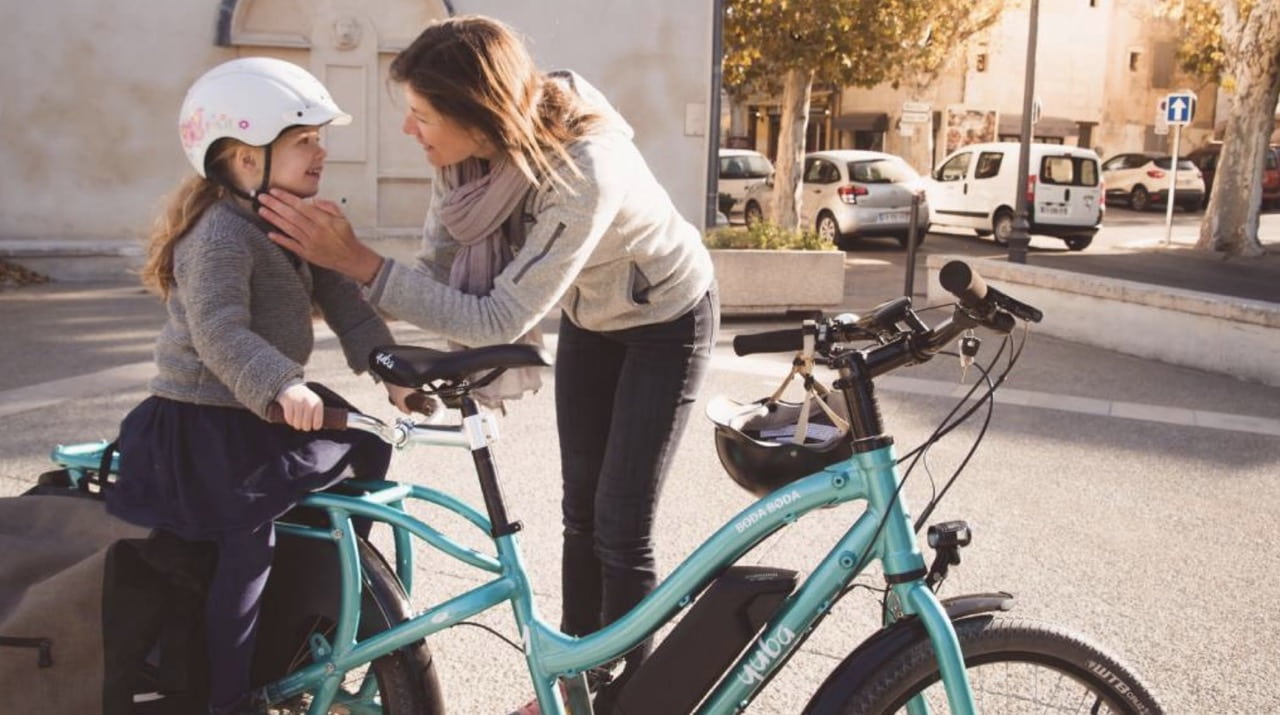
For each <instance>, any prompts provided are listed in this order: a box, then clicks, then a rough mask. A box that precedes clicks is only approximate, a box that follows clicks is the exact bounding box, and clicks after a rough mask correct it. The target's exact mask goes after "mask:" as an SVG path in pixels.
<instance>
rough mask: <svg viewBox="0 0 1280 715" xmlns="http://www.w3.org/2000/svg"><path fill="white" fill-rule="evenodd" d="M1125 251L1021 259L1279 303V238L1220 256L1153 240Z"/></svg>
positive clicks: (1048, 254)
mask: <svg viewBox="0 0 1280 715" xmlns="http://www.w3.org/2000/svg"><path fill="white" fill-rule="evenodd" d="M1131 248H1132V250H1131V251H1130V252H1128V253H1102V254H1099V253H1090V252H1089V251H1087V250H1085V251H1080V252H1072V253H1037V252H1031V253H1030V254H1028V256H1027V263H1028V264H1029V265H1033V266H1043V267H1045V268H1054V269H1057V270H1063V271H1071V272H1074V273H1084V274H1088V275H1093V276H1101V277H1106V278H1118V279H1121V280H1127V281H1134V282H1136V283H1147V284H1150V285H1159V286H1167V287H1170V288H1178V289H1181V290H1191V291H1196V292H1200V293H1211V294H1214V295H1221V296H1229V297H1234V298H1244V299H1246V300H1260V301H1265V302H1269V303H1280V240H1275V241H1270V242H1267V243H1264V244H1263V248H1264V249H1265V250H1266V255H1264V256H1262V257H1261V258H1223V257H1222V256H1220V255H1216V254H1208V253H1205V252H1202V251H1197V250H1196V249H1195V248H1194V246H1193V245H1190V244H1187V243H1181V242H1176V241H1175V242H1172V243H1171V244H1170V245H1165V244H1164V243H1163V242H1161V241H1154V242H1150V243H1146V244H1141V245H1134V246H1132V247H1131Z"/></svg>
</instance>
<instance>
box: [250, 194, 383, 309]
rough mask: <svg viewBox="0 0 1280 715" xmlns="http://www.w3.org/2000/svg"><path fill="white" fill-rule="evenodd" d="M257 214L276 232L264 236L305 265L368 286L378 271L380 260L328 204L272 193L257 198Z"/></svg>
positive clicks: (335, 208) (330, 204)
mask: <svg viewBox="0 0 1280 715" xmlns="http://www.w3.org/2000/svg"><path fill="white" fill-rule="evenodd" d="M258 201H259V202H260V203H261V204H262V208H260V209H258V213H259V214H260V215H261V216H262V217H263V218H264V219H266V220H267V221H270V222H271V224H272V225H273V226H275V227H276V228H277V229H278V231H272V232H271V233H269V234H267V235H268V236H270V237H271V240H272V241H275V242H276V243H278V244H280V245H281V246H284V247H285V248H287V249H289V250H290V251H293V252H294V253H296V254H298V255H299V256H301V257H302V258H303V260H305V261H307V262H308V263H312V264H315V265H317V266H321V267H323V268H330V269H333V270H335V271H338V272H339V273H342V274H343V275H346V276H348V277H350V278H353V279H355V280H356V281H357V282H359V283H360V284H361V285H368V284H369V283H371V282H372V281H373V279H374V277H376V276H377V275H378V271H379V270H380V269H381V268H382V256H380V255H378V254H377V252H375V251H374V250H372V249H370V248H369V247H368V246H366V245H364V244H363V243H361V242H360V239H358V238H356V234H355V231H354V230H353V229H352V228H351V223H350V222H349V221H347V217H346V216H344V215H342V209H340V208H338V206H337V204H334V203H333V202H332V201H323V200H316V201H313V202H307V201H303V200H302V199H300V198H298V197H297V196H294V195H293V194H291V193H289V192H288V191H284V190H282V189H272V190H271V191H270V192H269V193H263V194H260V195H259V196H258Z"/></svg>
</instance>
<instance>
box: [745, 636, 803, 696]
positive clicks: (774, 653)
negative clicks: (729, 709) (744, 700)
mask: <svg viewBox="0 0 1280 715" xmlns="http://www.w3.org/2000/svg"><path fill="white" fill-rule="evenodd" d="M795 639H796V634H794V633H792V632H791V629H790V628H787V627H786V626H782V627H780V628H779V629H778V630H777V631H775V632H774V633H773V634H772V635H770V636H768V637H767V638H766V637H764V636H761V637H760V639H759V640H758V641H756V646H757V647H756V649H755V652H753V653H752V654H751V657H750V658H748V659H747V664H746V665H744V666H742V672H740V673H738V680H740V681H742V683H743V684H744V685H755V684H756V683H761V682H764V675H765V673H768V672H769V667H770V666H771V665H772V664H773V661H775V660H777V659H778V656H780V655H782V651H783V649H785V648H786V647H787V646H789V645H791V643H792V642H793V641H794V640H795Z"/></svg>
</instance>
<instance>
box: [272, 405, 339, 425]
mask: <svg viewBox="0 0 1280 715" xmlns="http://www.w3.org/2000/svg"><path fill="white" fill-rule="evenodd" d="M349 414H350V412H349V411H348V410H344V409H342V408H341V407H326V408H324V419H323V421H322V422H321V423H320V428H321V429H346V428H347V415H349ZM267 421H268V422H272V423H274V424H281V425H282V424H287V423H286V422H285V421H284V408H283V407H281V406H280V403H278V402H272V403H271V404H269V405H267Z"/></svg>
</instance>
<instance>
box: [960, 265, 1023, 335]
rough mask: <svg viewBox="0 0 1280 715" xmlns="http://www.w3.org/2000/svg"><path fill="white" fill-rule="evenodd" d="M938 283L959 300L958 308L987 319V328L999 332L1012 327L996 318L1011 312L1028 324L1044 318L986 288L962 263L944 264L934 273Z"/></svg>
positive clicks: (1006, 321) (984, 283)
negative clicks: (963, 308)
mask: <svg viewBox="0 0 1280 715" xmlns="http://www.w3.org/2000/svg"><path fill="white" fill-rule="evenodd" d="M938 282H940V283H942V287H943V288H946V289H947V291H949V292H950V293H951V294H952V295H954V296H955V297H956V298H957V299H959V301H960V305H961V306H963V307H965V308H968V309H970V310H973V311H975V312H978V313H980V314H982V315H985V316H987V319H988V322H989V327H991V328H993V329H996V330H999V331H1001V332H1008V330H1006V329H1005V326H1010V327H1011V326H1012V325H1013V322H1012V321H1011V320H1004V319H1001V318H999V316H1001V315H1005V314H1008V313H1012V314H1013V315H1014V316H1016V317H1018V318H1022V319H1023V320H1025V321H1028V322H1031V323H1038V322H1040V321H1041V320H1042V319H1043V318H1044V313H1042V312H1041V311H1040V309H1039V308H1036V307H1035V306H1031V305H1027V304H1026V303H1023V302H1022V301H1020V300H1017V299H1016V298H1013V297H1012V296H1008V295H1005V294H1004V293H1001V292H1000V291H998V290H996V289H995V288H991V287H989V286H988V285H987V282H986V281H984V280H982V276H980V275H978V272H977V271H975V270H973V269H972V268H970V267H969V265H968V264H966V263H964V262H963V261H948V262H947V265H945V266H943V267H942V270H941V271H939V272H938Z"/></svg>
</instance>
